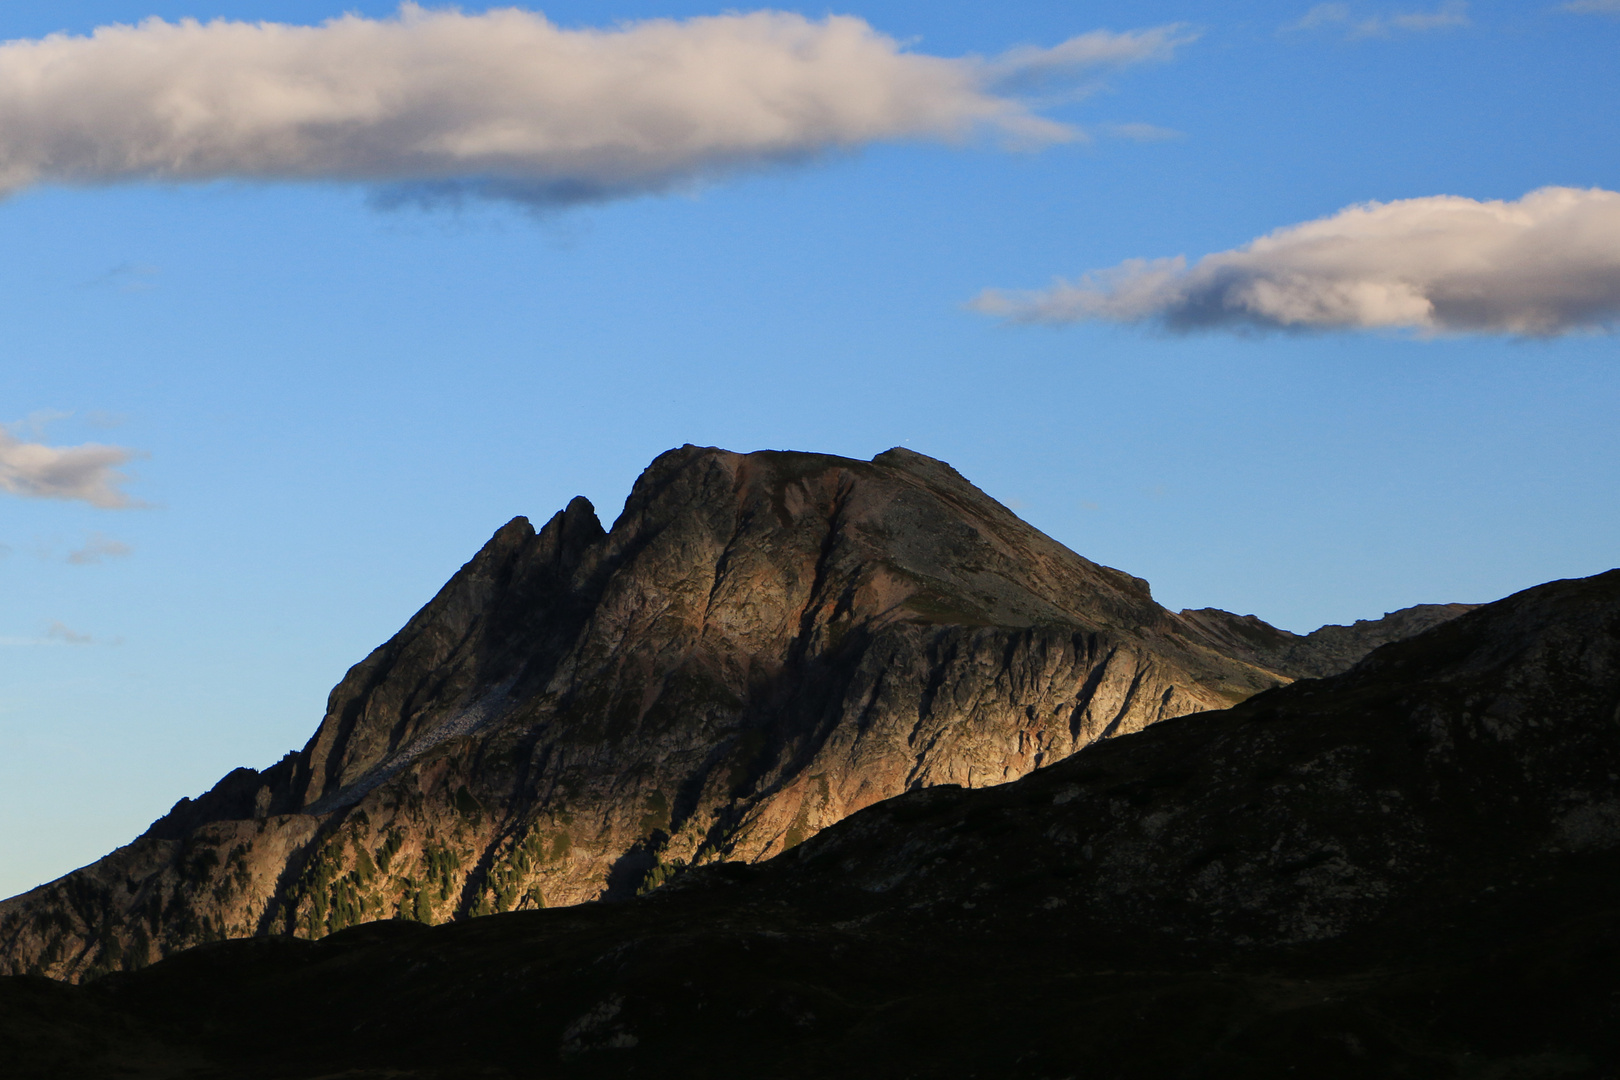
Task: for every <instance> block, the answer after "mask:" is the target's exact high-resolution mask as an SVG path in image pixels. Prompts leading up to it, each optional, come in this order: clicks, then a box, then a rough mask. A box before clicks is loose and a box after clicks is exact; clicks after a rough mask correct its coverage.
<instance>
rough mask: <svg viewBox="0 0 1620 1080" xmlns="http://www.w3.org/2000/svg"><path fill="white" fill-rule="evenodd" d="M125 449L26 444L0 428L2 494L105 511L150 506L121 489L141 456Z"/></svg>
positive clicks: (99, 444) (94, 444)
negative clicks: (126, 469)
mask: <svg viewBox="0 0 1620 1080" xmlns="http://www.w3.org/2000/svg"><path fill="white" fill-rule="evenodd" d="M141 456H142V455H141V453H140V452H139V451H136V450H129V449H126V448H125V447H122V446H104V445H102V444H101V443H84V444H82V445H79V446H46V445H45V444H43V443H33V442H24V441H23V440H21V439H19V438H17V437H16V436H15V435H13V434H12V433H11V432H10V431H8V430H6V429H5V428H4V427H0V492H6V493H7V494H11V495H20V496H22V497H24V498H30V499H73V500H78V501H80V502H87V503H89V504H90V505H91V506H98V507H101V508H102V509H104V510H122V509H128V508H130V507H136V506H141V505H144V504H142V503H141V502H139V501H138V500H136V499H132V498H131V497H130V496H129V495H128V494H126V493H125V492H124V491H123V490H122V489H121V488H122V485H123V484H124V483H126V482H127V481H128V480H129V477H127V476H125V475H124V474H123V473H121V472H119V468H120V467H121V466H123V465H127V464H128V463H129V462H131V461H133V460H135V459H136V458H138V457H141Z"/></svg>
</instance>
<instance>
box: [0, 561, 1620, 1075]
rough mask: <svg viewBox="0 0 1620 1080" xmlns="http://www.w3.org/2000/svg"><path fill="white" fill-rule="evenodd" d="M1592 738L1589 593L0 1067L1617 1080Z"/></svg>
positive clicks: (1606, 621)
mask: <svg viewBox="0 0 1620 1080" xmlns="http://www.w3.org/2000/svg"><path fill="white" fill-rule="evenodd" d="M1617 732H1620V571H1612V572H1610V573H1608V574H1604V575H1600V576H1598V577H1595V578H1589V579H1585V580H1582V581H1566V582H1555V583H1552V584H1550V585H1546V586H1541V587H1539V588H1537V589H1532V590H1528V591H1526V592H1524V593H1520V594H1518V595H1516V596H1513V597H1510V598H1508V599H1506V600H1503V601H1500V602H1498V603H1496V604H1491V605H1487V606H1485V607H1483V608H1481V609H1479V610H1476V611H1474V612H1471V613H1469V614H1467V615H1465V616H1463V617H1461V618H1458V619H1456V620H1454V621H1451V622H1449V623H1447V624H1445V625H1443V626H1441V627H1438V628H1436V629H1434V630H1431V631H1429V632H1427V633H1425V634H1422V635H1419V636H1418V637H1415V638H1413V639H1411V640H1409V641H1406V642H1402V643H1398V644H1392V645H1388V646H1385V647H1384V648H1382V649H1380V650H1378V651H1376V652H1375V653H1374V654H1372V656H1370V657H1369V658H1368V659H1367V660H1366V661H1364V662H1363V663H1362V664H1360V665H1358V666H1357V667H1355V668H1354V669H1352V670H1351V671H1349V672H1347V673H1345V674H1343V675H1340V676H1337V677H1334V678H1330V679H1324V680H1320V681H1313V682H1302V683H1298V684H1295V685H1292V686H1288V687H1285V688H1281V689H1277V690H1273V691H1270V692H1267V693H1264V694H1261V695H1259V696H1257V697H1255V698H1253V699H1252V700H1250V701H1247V702H1245V703H1243V704H1241V705H1239V706H1237V707H1235V708H1233V709H1231V710H1228V711H1223V712H1213V713H1206V714H1201V715H1196V716H1187V717H1183V718H1179V719H1175V720H1171V721H1168V722H1163V723H1159V724H1156V725H1154V726H1152V727H1150V728H1148V729H1147V730H1144V731H1141V732H1138V733H1135V734H1132V735H1130V736H1127V737H1124V738H1119V739H1112V740H1107V741H1104V742H1100V743H1097V744H1095V745H1093V746H1091V747H1088V748H1087V749H1085V750H1083V751H1082V752H1080V753H1078V754H1076V755H1074V756H1072V757H1070V758H1068V759H1067V760H1064V761H1061V762H1059V763H1057V764H1055V765H1052V766H1050V767H1048V768H1044V769H1041V770H1039V771H1037V772H1036V773H1034V774H1033V775H1030V776H1027V777H1025V778H1023V779H1021V780H1018V781H1016V782H1012V783H1009V784H1005V785H1000V786H996V787H993V788H989V789H986V790H968V789H962V788H955V787H949V786H938V787H934V788H931V789H928V790H920V791H913V792H910V793H907V794H904V795H901V796H899V797H896V798H894V799H891V800H888V801H886V802H884V803H882V804H879V805H876V806H872V807H869V808H867V809H865V810H863V811H861V812H859V813H857V814H855V815H853V816H852V817H851V818H850V819H848V820H846V821H843V822H840V823H838V824H837V825H834V826H832V827H831V828H829V829H827V830H826V831H824V832H822V833H821V834H820V835H818V836H816V837H815V838H813V839H811V840H809V841H808V842H806V843H804V844H802V845H800V846H799V847H797V848H796V849H794V850H793V851H791V852H788V853H786V854H784V855H782V856H780V857H778V858H775V859H772V860H770V861H768V862H766V863H764V864H762V865H757V866H747V865H742V864H724V865H718V866H712V867H706V868H703V869H700V870H698V871H695V872H693V873H692V874H690V875H687V876H686V877H684V878H682V879H681V880H680V881H678V882H677V883H675V884H674V885H673V886H672V887H670V888H666V889H664V890H661V891H659V892H658V893H656V894H654V895H652V896H648V897H645V898H643V899H641V900H638V901H635V902H633V903H627V904H619V905H588V906H583V907H577V908H573V909H568V910H561V911H544V912H528V913H513V914H508V915H501V916H496V917H494V918H490V919H479V920H473V921H471V922H468V923H462V924H457V925H451V926H443V927H436V928H431V929H430V928H424V927H419V926H414V925H412V924H409V923H403V922H394V923H383V924H376V925H373V926H367V927H361V928H356V929H352V930H349V931H347V932H345V933H342V934H339V935H335V936H333V937H331V938H330V939H328V940H324V941H319V942H303V941H288V940H279V941H252V942H227V943H222V944H220V945H218V946H215V947H212V948H205V949H198V950H195V951H192V952H190V953H188V954H186V955H184V956H180V957H176V958H174V959H172V960H169V961H166V962H164V963H163V964H160V965H158V966H156V967H154V968H152V969H150V970H148V971H143V972H138V973H134V974H127V975H117V976H113V977H111V978H108V979H105V980H102V981H100V982H98V983H96V984H94V985H92V986H89V987H81V988H70V987H61V986H57V985H54V984H48V983H44V982H43V981H39V980H36V981H29V980H22V979H10V980H0V1001H4V1002H5V1003H6V1005H7V1009H5V1010H0V1049H7V1050H13V1051H14V1052H19V1053H20V1052H26V1053H27V1054H28V1055H29V1056H28V1057H26V1058H25V1057H21V1056H18V1057H15V1058H14V1059H13V1060H16V1061H19V1062H22V1063H23V1064H22V1065H20V1066H19V1069H20V1073H19V1075H21V1076H36V1075H37V1076H45V1075H50V1076H56V1077H73V1076H97V1075H108V1074H110V1073H112V1072H113V1071H114V1070H126V1071H127V1073H129V1074H135V1075H146V1076H151V1077H154V1078H156V1077H169V1076H176V1077H177V1076H181V1075H185V1076H190V1077H194V1078H198V1080H200V1078H203V1077H214V1076H219V1077H224V1076H230V1077H233V1078H254V1077H265V1078H269V1077H276V1078H279V1080H302V1078H311V1080H313V1078H315V1077H319V1076H331V1075H338V1074H340V1073H341V1074H342V1075H347V1076H356V1077H361V1076H364V1077H373V1076H375V1077H382V1076H390V1077H395V1078H402V1077H409V1078H419V1080H428V1078H440V1077H445V1078H448V1077H460V1076H474V1075H476V1076H483V1077H489V1078H503V1077H519V1076H523V1077H559V1078H570V1080H571V1078H584V1077H609V1076H612V1077H636V1076H694V1077H695V1076H703V1077H750V1078H752V1077H761V1076H767V1077H784V1078H788V1077H792V1078H800V1077H802V1078H806V1080H808V1078H813V1077H826V1076H849V1077H873V1078H884V1080H888V1078H893V1080H900V1078H903V1077H970V1076H982V1077H990V1076H994V1077H1007V1078H1018V1080H1024V1078H1028V1080H1035V1078H1039V1077H1048V1078H1050V1077H1061V1076H1089V1075H1098V1076H1109V1077H1128V1078H1136V1077H1141V1078H1149V1077H1153V1078H1158V1077H1183V1076H1184V1077H1227V1076H1241V1077H1265V1078H1269V1077H1289V1076H1300V1075H1310V1076H1321V1077H1367V1078H1373V1077H1378V1078H1384V1077H1437V1078H1438V1077H1458V1078H1463V1077H1473V1078H1487V1077H1490V1078H1507V1077H1517V1078H1540V1077H1546V1078H1552V1077H1594V1078H1597V1077H1605V1076H1612V1075H1614V1070H1615V1069H1616V1068H1617V1067H1620V966H1617V965H1616V960H1617V959H1620V735H1617ZM8 1015H11V1016H26V1017H27V1019H26V1020H16V1021H12V1020H7V1019H5V1017H7V1016H8ZM86 1028H93V1029H94V1030H95V1031H97V1032H99V1033H101V1034H100V1036H99V1037H100V1038H101V1039H102V1040H103V1042H102V1044H101V1046H100V1048H99V1049H98V1048H97V1047H95V1046H85V1045H81V1044H77V1043H74V1042H73V1041H72V1040H73V1037H74V1033H75V1032H78V1031H81V1030H84V1029H86ZM291 1033H295V1034H291ZM24 1035H26V1040H28V1041H27V1043H26V1045H24V1037H23V1036H24ZM290 1035H291V1037H290ZM19 1048H20V1050H19Z"/></svg>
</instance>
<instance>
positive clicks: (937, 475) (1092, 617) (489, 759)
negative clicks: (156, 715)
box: [0, 446, 1469, 982]
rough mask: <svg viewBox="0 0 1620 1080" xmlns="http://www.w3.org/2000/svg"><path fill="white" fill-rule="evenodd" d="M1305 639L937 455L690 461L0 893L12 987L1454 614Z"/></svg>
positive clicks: (707, 858) (483, 571)
mask: <svg viewBox="0 0 1620 1080" xmlns="http://www.w3.org/2000/svg"><path fill="white" fill-rule="evenodd" d="M1468 610H1469V608H1468V607H1467V606H1466V605H1436V606H1424V607H1418V608H1409V609H1406V610H1405V611H1403V612H1397V613H1395V614H1393V615H1390V616H1387V617H1386V618H1384V619H1381V620H1378V621H1376V622H1362V623H1357V624H1355V626H1353V627H1324V628H1323V629H1322V630H1319V631H1317V632H1315V633H1313V634H1310V635H1306V636H1303V637H1302V636H1297V635H1294V634H1290V633H1287V632H1285V631H1282V630H1278V629H1276V628H1275V627H1271V626H1269V625H1267V624H1265V623H1263V622H1261V621H1260V620H1258V619H1256V618H1254V617H1253V616H1241V617H1240V616H1236V615H1232V614H1229V613H1226V612H1221V611H1215V610H1211V609H1206V610H1202V611H1186V612H1182V613H1180V614H1175V613H1173V612H1170V611H1167V610H1165V609H1164V608H1162V607H1160V606H1159V605H1157V604H1156V603H1154V601H1153V599H1152V597H1151V595H1150V593H1149V590H1148V586H1147V583H1146V582H1144V581H1142V580H1140V579H1138V578H1134V577H1131V576H1130V575H1128V574H1124V573H1121V572H1120V571H1117V570H1112V569H1109V568H1107V567H1104V566H1099V565H1097V564H1095V563H1092V562H1090V561H1088V560H1086V559H1084V558H1082V557H1080V556H1079V555H1076V554H1075V553H1074V552H1071V551H1069V550H1067V549H1066V548H1064V547H1063V546H1062V545H1060V544H1058V543H1056V542H1055V541H1053V540H1052V539H1050V538H1049V537H1047V536H1045V535H1043V534H1042V533H1040V532H1038V531H1037V530H1035V529H1034V528H1032V527H1031V526H1029V525H1027V524H1026V523H1024V522H1023V521H1020V520H1019V519H1018V518H1017V517H1016V516H1015V515H1013V514H1012V513H1011V512H1010V511H1008V510H1007V509H1006V508H1005V507H1003V506H1001V505H1000V504H999V503H997V502H995V501H994V500H993V499H991V498H989V497H988V496H986V495H985V494H984V493H982V492H980V491H979V490H978V489H977V488H975V487H974V486H973V485H971V484H970V483H968V482H967V481H966V480H964V479H963V478H962V477H961V476H960V475H958V474H957V473H956V472H955V471H954V470H953V469H951V468H950V467H949V466H948V465H946V464H944V463H942V462H939V461H935V460H933V459H931V458H927V457H924V456H922V455H920V454H915V453H912V452H911V451H908V450H903V449H894V450H890V451H888V452H886V453H883V454H879V455H878V456H877V457H876V458H874V459H873V460H872V461H870V462H867V461H856V460H850V459H846V458H838V457H831V456H827V455H819V454H801V453H786V452H760V453H755V454H746V455H744V454H734V453H728V452H725V451H721V450H716V449H704V448H699V447H693V446H686V447H682V448H681V449H678V450H672V451H670V452H669V453H666V454H664V455H662V456H661V457H659V458H658V459H657V460H656V461H654V462H653V464H652V465H651V466H650V467H649V468H648V469H647V471H646V472H645V473H643V474H642V476H641V478H640V479H639V480H638V481H637V482H636V485H635V488H634V490H633V492H632V493H631V495H630V498H629V500H628V501H627V502H626V504H625V508H624V512H623V514H622V515H620V517H619V519H618V521H617V522H616V523H615V524H614V526H613V528H612V530H611V531H610V532H609V531H604V530H603V528H602V526H601V524H600V522H599V521H598V520H597V517H596V513H595V511H594V509H593V508H592V506H591V505H590V503H589V502H587V501H586V500H585V499H583V498H579V499H575V500H574V501H573V502H571V503H570V504H569V505H568V508H567V509H566V510H564V511H562V512H560V513H558V514H557V515H556V516H555V517H553V518H552V519H551V520H550V521H549V522H547V524H546V525H545V527H544V528H542V529H541V530H540V531H539V532H536V531H535V530H534V529H533V528H532V527H531V526H530V524H529V522H528V521H527V520H526V519H523V518H517V519H515V520H513V521H512V522H511V523H509V524H507V525H506V526H505V527H503V528H502V529H500V531H498V532H497V533H496V534H495V536H494V537H493V538H492V539H491V540H490V541H489V543H488V544H486V545H485V546H484V548H483V550H482V551H480V552H479V553H478V554H477V555H476V556H475V557H474V558H473V560H472V561H471V562H469V563H468V564H467V565H466V566H464V567H463V568H462V569H461V570H460V571H459V572H458V573H457V574H456V575H455V576H454V577H453V578H452V579H451V580H450V582H449V583H448V584H446V585H445V586H444V588H443V589H442V590H440V592H439V594H438V595H437V596H436V597H434V598H433V600H432V601H431V602H430V603H429V604H428V605H427V606H426V607H424V608H423V609H422V610H421V611H420V612H418V613H417V614H416V616H415V617H413V618H412V619H411V620H410V622H409V623H408V624H406V626H405V628H404V629H403V630H401V631H400V632H399V633H398V634H397V635H395V637H394V638H393V639H392V640H390V641H389V642H388V643H387V644H385V645H383V646H381V647H380V648H378V649H377V650H376V651H374V652H373V653H372V654H371V655H370V656H368V657H367V658H366V659H365V660H363V661H361V662H360V663H359V664H357V665H356V666H355V667H354V668H352V669H351V670H350V671H349V673H348V675H347V676H346V677H345V678H344V679H343V681H342V683H340V684H339V685H338V687H337V688H336V689H335V690H333V691H332V694H331V698H330V701H329V704H328V708H327V713H326V716H325V718H324V719H323V720H322V722H321V724H320V727H319V729H318V730H317V731H316V732H315V735H314V737H313V738H312V739H311V740H310V741H309V743H308V745H306V746H305V747H304V749H303V750H301V751H298V752H297V753H293V754H289V755H288V756H287V757H286V758H284V759H283V760H282V761H281V762H279V763H278V764H276V765H274V766H272V767H271V768H269V769H266V770H264V771H263V772H258V771H255V770H253V769H238V770H236V771H235V772H232V773H231V774H230V775H228V776H226V777H225V778H224V779H223V780H221V781H220V782H219V783H218V784H217V785H216V786H215V787H214V788H213V789H212V790H211V791H209V792H208V793H206V794H205V795H203V796H201V797H200V798H198V799H195V800H191V799H183V800H181V801H180V803H178V804H177V805H176V806H175V808H174V809H173V810H172V811H171V812H170V813H169V814H168V815H166V816H165V817H164V818H162V819H161V820H159V821H157V822H156V823H154V824H153V825H152V826H151V828H150V829H148V830H147V832H146V833H145V834H144V835H142V836H141V837H140V838H138V839H136V840H135V841H134V842H133V843H131V844H129V845H127V846H125V847H122V848H120V849H118V850H117V851H115V852H113V853H112V854H110V855H108V856H107V857H105V858H103V859H101V860H100V861H98V862H96V863H94V864H92V865H90V866H87V867H85V868H83V869H82V870H78V871H76V872H74V873H72V874H69V875H68V876H66V877H64V878H61V879H59V880H58V881H55V882H52V883H51V884H49V885H45V886H42V887H40V888H38V889H35V890H33V891H31V892H29V893H26V894H24V895H22V896H18V897H14V898H12V899H10V900H7V901H5V902H3V903H0V973H4V972H7V971H9V972H10V973H12V974H25V973H28V974H43V975H48V976H50V977H52V978H55V979H61V980H67V981H75V982H76V981H79V980H82V979H85V978H89V977H93V976H96V975H99V974H103V973H106V972H110V971H115V970H133V969H137V968H140V967H143V966H144V965H147V964H149V963H152V962H153V961H156V960H158V959H160V958H162V957H164V956H167V955H169V954H172V953H174V952H177V951H179V950H183V949H186V948H189V947H191V946H194V945H197V944H200V943H203V942H209V941H217V940H220V939H225V938H240V937H253V936H275V935H293V936H296V937H301V938H320V937H322V936H324V935H326V934H329V933H332V932H334V931H337V930H341V929H343V928H344V927H348V926H351V925H354V924H357V923H365V922H371V921H375V920H384V919H407V920H414V921H416V922H421V923H441V922H446V921H449V920H455V919H462V918H465V917H468V916H474V915H485V914H490V913H494V912H504V911H512V910H526V909H536V908H541V907H547V906H558V905H572V904H579V903H582V902H584V901H590V900H597V899H608V900H613V899H624V898H630V897H634V896H636V895H638V894H640V893H644V892H647V891H650V890H652V889H654V888H657V887H658V886H660V885H661V884H663V883H664V882H666V881H667V880H670V879H672V878H676V877H679V876H681V875H683V874H684V873H685V872H687V871H689V870H691V869H692V868H695V867H699V866H702V865H704V864H708V863H716V862H743V863H755V862H759V861H761V860H764V859H767V858H770V857H771V856H774V855H777V854H779V853H781V852H782V851H784V850H786V849H789V848H793V847H795V846H797V845H799V844H801V843H803V842H804V841H806V840H808V839H809V838H810V837H812V836H815V835H816V834H817V833H818V832H819V831H821V830H823V829H825V828H827V827H828V826H830V825H832V824H834V823H835V822H838V821H840V820H841V819H843V818H845V817H848V816H849V815H851V814H853V813H855V812H857V811H859V810H861V809H862V808H864V807H868V806H871V805H872V804H874V803H877V802H879V801H881V800H884V799H888V798H891V797H893V796H896V795H899V794H901V793H903V792H907V791H913V790H916V789H919V788H928V787H932V786H937V785H946V784H949V785H960V786H961V787H963V788H980V787H990V786H994V785H1001V784H1006V783H1008V782H1009V781H1014V780H1017V779H1019V778H1020V777H1023V776H1025V775H1026V774H1028V773H1030V772H1031V771H1032V770H1035V769H1037V768H1040V767H1041V766H1043V765H1049V764H1052V763H1054V762H1057V761H1060V760H1062V759H1064V758H1066V757H1068V756H1069V755H1071V754H1073V753H1074V752H1075V751H1076V750H1079V749H1081V748H1082V747H1085V746H1087V745H1089V744H1091V743H1094V742H1096V741H1098V740H1101V739H1109V738H1111V737H1114V736H1117V735H1123V734H1127V733H1130V732H1136V731H1140V730H1142V729H1143V728H1146V727H1148V726H1149V725H1152V724H1156V723H1158V722H1160V721H1163V720H1166V719H1168V718H1171V717H1177V716H1182V715H1185V714H1188V713H1195V712H1201V711H1206V710H1211V709H1224V708H1227V707H1229V706H1232V705H1234V704H1236V703H1238V702H1241V701H1244V700H1245V699H1247V698H1249V697H1251V696H1253V695H1254V694H1256V693H1258V692H1260V691H1263V690H1267V689H1270V688H1273V687H1277V686H1282V685H1284V684H1287V683H1289V682H1290V681H1292V680H1293V679H1297V678H1316V677H1321V676H1327V675H1332V674H1335V673H1337V672H1340V671H1344V670H1345V669H1347V668H1350V667H1351V666H1352V665H1353V664H1355V663H1356V662H1357V661H1359V660H1361V659H1362V657H1364V656H1365V655H1366V654H1367V653H1369V652H1370V651H1371V650H1373V649H1374V648H1375V647H1377V646H1379V645H1383V644H1385V643H1387V642H1391V641H1395V640H1398V639H1401V638H1404V637H1408V636H1410V635H1413V634H1416V633H1418V632H1420V631H1423V630H1425V629H1428V628H1429V627H1432V626H1435V625H1438V624H1439V623H1442V622H1444V621H1446V620H1448V619H1451V618H1453V617H1455V616H1457V615H1460V614H1462V613H1463V612H1465V611H1468Z"/></svg>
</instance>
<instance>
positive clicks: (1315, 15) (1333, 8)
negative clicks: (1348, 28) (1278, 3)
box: [1282, 4, 1350, 31]
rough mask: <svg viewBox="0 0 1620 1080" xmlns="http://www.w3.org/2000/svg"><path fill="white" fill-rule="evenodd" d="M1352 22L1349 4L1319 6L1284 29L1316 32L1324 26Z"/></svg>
mask: <svg viewBox="0 0 1620 1080" xmlns="http://www.w3.org/2000/svg"><path fill="white" fill-rule="evenodd" d="M1349 21H1350V5H1349V4H1317V5H1316V6H1315V7H1313V8H1311V10H1309V11H1307V12H1306V13H1305V14H1304V16H1303V17H1301V18H1300V20H1299V21H1298V22H1291V23H1289V24H1288V25H1287V26H1284V27H1283V28H1282V29H1283V30H1285V31H1288V30H1315V29H1318V28H1319V27H1323V26H1333V25H1336V24H1338V23H1347V22H1349Z"/></svg>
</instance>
